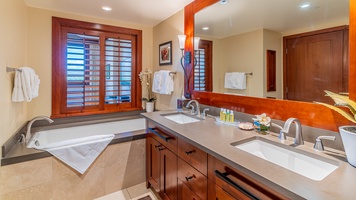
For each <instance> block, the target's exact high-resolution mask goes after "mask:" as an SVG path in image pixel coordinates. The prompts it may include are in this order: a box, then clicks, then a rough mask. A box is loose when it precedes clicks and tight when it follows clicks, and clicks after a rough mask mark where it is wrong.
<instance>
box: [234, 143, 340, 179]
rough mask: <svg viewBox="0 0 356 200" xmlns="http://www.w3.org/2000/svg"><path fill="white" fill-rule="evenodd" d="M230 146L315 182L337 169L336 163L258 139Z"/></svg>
mask: <svg viewBox="0 0 356 200" xmlns="http://www.w3.org/2000/svg"><path fill="white" fill-rule="evenodd" d="M232 145H233V146H235V147H236V148H238V149H241V150H243V151H246V152H248V153H250V154H252V155H255V156H257V157H259V158H262V159H264V160H267V161H269V162H272V163H274V164H276V165H279V166H281V167H284V168H286V169H288V170H290V171H293V172H296V173H298V174H300V175H303V176H305V177H307V178H310V179H312V180H316V181H320V180H323V179H324V178H325V177H326V176H328V175H329V174H330V173H331V172H333V171H334V170H336V169H337V168H338V167H339V165H338V163H337V161H334V160H331V159H327V158H324V157H321V156H318V155H313V154H311V153H308V152H304V151H302V150H298V149H295V148H294V147H290V146H285V147H284V146H283V147H282V146H280V145H278V144H277V145H276V144H274V142H272V141H268V140H266V139H263V138H259V137H254V138H252V139H249V140H247V141H242V142H237V143H233V144H232Z"/></svg>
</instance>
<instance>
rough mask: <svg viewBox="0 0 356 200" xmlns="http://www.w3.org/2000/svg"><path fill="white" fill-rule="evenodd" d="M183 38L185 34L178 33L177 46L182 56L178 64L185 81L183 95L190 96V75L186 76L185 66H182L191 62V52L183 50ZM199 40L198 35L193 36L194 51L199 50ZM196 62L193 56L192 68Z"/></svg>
mask: <svg viewBox="0 0 356 200" xmlns="http://www.w3.org/2000/svg"><path fill="white" fill-rule="evenodd" d="M185 39H186V35H178V40H179V48H180V50H181V51H182V57H181V59H180V65H181V66H182V68H183V72H184V80H185V81H186V83H185V87H186V88H185V94H184V96H185V97H186V98H190V93H189V78H190V76H188V73H187V71H186V68H185V67H184V66H185V64H190V63H191V52H190V51H186V52H185V51H184V47H185ZM199 41H200V38H199V37H194V41H193V42H194V51H198V50H199ZM196 63H197V59H196V58H195V57H194V64H193V68H194V67H195V66H196Z"/></svg>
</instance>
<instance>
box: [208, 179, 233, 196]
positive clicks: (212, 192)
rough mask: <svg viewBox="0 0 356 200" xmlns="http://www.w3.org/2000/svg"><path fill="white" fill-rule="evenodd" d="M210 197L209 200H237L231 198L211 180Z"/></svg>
mask: <svg viewBox="0 0 356 200" xmlns="http://www.w3.org/2000/svg"><path fill="white" fill-rule="evenodd" d="M208 197H209V198H208V200H236V198H234V197H233V196H231V195H230V194H229V193H227V192H226V191H225V190H223V189H222V188H221V187H219V186H218V185H216V184H215V183H214V182H212V181H211V180H209V181H208Z"/></svg>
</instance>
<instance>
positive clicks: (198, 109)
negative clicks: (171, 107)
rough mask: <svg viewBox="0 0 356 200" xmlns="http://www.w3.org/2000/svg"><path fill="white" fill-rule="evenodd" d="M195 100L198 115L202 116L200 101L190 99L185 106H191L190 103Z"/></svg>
mask: <svg viewBox="0 0 356 200" xmlns="http://www.w3.org/2000/svg"><path fill="white" fill-rule="evenodd" d="M192 102H194V103H195V105H196V108H197V112H196V115H197V116H198V117H200V107H199V102H198V101H197V100H190V101H189V102H188V103H187V105H186V106H185V107H187V108H189V106H190V104H191V103H192Z"/></svg>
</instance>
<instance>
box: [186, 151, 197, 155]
mask: <svg viewBox="0 0 356 200" xmlns="http://www.w3.org/2000/svg"><path fill="white" fill-rule="evenodd" d="M194 152H195V150H191V151H186V152H185V154H187V155H189V154H192V153H194Z"/></svg>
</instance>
